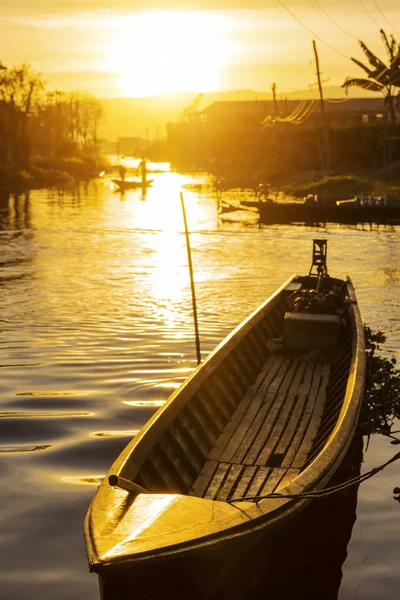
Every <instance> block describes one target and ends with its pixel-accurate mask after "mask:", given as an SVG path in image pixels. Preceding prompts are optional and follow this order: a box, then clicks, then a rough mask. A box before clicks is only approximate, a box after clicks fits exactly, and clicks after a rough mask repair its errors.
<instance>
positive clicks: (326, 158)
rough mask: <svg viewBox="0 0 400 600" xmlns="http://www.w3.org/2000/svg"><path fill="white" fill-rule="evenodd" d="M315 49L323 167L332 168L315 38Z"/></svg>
mask: <svg viewBox="0 0 400 600" xmlns="http://www.w3.org/2000/svg"><path fill="white" fill-rule="evenodd" d="M313 49H314V56H315V65H316V67H317V80H318V89H319V100H320V115H321V129H322V156H323V161H322V163H323V167H324V168H325V169H328V170H330V168H331V149H330V144H329V129H328V124H327V121H326V113H325V103H324V95H323V93H322V81H321V71H320V69H319V58H318V51H317V44H316V43H315V40H313Z"/></svg>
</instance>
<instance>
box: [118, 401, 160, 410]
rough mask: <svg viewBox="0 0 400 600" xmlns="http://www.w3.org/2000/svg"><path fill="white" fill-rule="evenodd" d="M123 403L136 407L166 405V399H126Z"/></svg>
mask: <svg viewBox="0 0 400 600" xmlns="http://www.w3.org/2000/svg"><path fill="white" fill-rule="evenodd" d="M123 404H126V405H128V406H134V407H135V408H139V407H141V406H143V407H148V406H164V404H165V400H124V401H123Z"/></svg>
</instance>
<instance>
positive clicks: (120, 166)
mask: <svg viewBox="0 0 400 600" xmlns="http://www.w3.org/2000/svg"><path fill="white" fill-rule="evenodd" d="M125 173H126V167H124V165H119V176H120V177H121V181H125Z"/></svg>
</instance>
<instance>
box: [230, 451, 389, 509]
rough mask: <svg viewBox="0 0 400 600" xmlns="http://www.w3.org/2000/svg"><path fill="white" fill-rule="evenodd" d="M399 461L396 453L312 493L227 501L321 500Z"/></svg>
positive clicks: (267, 495)
mask: <svg viewBox="0 0 400 600" xmlns="http://www.w3.org/2000/svg"><path fill="white" fill-rule="evenodd" d="M399 459H400V452H398V453H397V454H395V455H394V456H392V458H390V459H389V460H388V461H386V462H385V463H383V465H380V466H379V467H375V468H374V469H371V470H370V471H368V472H367V473H363V474H362V475H358V476H357V477H353V478H352V479H348V480H347V481H344V482H343V483H339V484H338V485H333V486H331V487H328V488H324V489H322V490H314V491H313V492H300V493H298V494H280V493H279V492H273V493H271V494H265V495H264V496H250V497H249V496H248V497H247V498H246V497H243V498H235V499H234V500H228V504H232V503H233V502H244V501H247V502H251V501H257V502H258V501H259V500H266V499H268V498H299V499H302V498H323V497H324V496H329V495H330V494H335V493H336V492H340V491H341V490H344V489H346V488H348V487H350V486H352V485H355V484H356V483H362V482H363V481H366V480H367V479H369V478H370V477H373V476H374V475H376V473H379V471H382V469H384V468H385V467H387V466H388V465H390V464H391V463H392V462H395V461H396V460H399Z"/></svg>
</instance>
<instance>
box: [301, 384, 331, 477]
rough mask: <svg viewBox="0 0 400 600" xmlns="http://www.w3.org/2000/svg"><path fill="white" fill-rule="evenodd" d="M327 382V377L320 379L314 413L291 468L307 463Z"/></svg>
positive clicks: (320, 416) (321, 410) (323, 404)
mask: <svg viewBox="0 0 400 600" xmlns="http://www.w3.org/2000/svg"><path fill="white" fill-rule="evenodd" d="M328 381H329V377H322V382H321V386H320V389H319V391H318V395H317V397H316V401H315V405H314V411H313V414H312V416H311V419H310V422H309V425H308V428H307V431H306V434H305V436H304V438H303V440H302V442H301V445H300V448H299V449H298V451H297V453H296V457H295V459H294V460H293V462H292V466H293V467H299V468H301V467H302V466H303V465H304V463H305V462H306V461H307V458H308V456H309V453H310V450H311V448H312V445H313V442H314V440H315V437H316V435H317V431H318V428H319V425H320V423H321V419H322V415H323V412H324V406H325V400H326V388H327V385H328Z"/></svg>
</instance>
